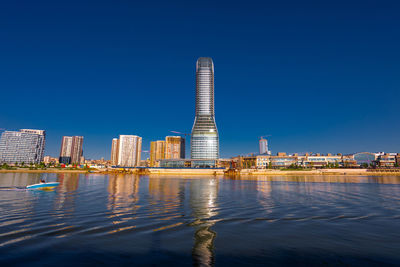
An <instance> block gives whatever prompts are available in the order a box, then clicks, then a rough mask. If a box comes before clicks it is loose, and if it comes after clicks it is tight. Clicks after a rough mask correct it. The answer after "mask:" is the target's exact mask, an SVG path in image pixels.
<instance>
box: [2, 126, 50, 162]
mask: <svg viewBox="0 0 400 267" xmlns="http://www.w3.org/2000/svg"><path fill="white" fill-rule="evenodd" d="M45 140H46V133H45V131H44V130H31V129H21V130H19V131H5V132H3V134H2V135H1V138H0V163H7V164H14V163H19V164H20V163H22V162H24V163H25V164H30V163H33V164H38V163H41V162H42V161H43V158H44V146H45Z"/></svg>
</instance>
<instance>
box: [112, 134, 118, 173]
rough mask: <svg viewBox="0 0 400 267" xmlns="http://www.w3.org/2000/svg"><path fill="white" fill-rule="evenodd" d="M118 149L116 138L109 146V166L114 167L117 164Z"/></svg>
mask: <svg viewBox="0 0 400 267" xmlns="http://www.w3.org/2000/svg"><path fill="white" fill-rule="evenodd" d="M118 148H119V140H118V138H113V140H112V144H111V165H112V166H115V165H117V164H118Z"/></svg>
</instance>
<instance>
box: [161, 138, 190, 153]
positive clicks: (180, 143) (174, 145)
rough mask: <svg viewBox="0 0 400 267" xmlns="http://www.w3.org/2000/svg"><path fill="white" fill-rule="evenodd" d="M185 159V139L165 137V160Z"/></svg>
mask: <svg viewBox="0 0 400 267" xmlns="http://www.w3.org/2000/svg"><path fill="white" fill-rule="evenodd" d="M184 158H185V138H182V137H181V136H167V137H165V159H184Z"/></svg>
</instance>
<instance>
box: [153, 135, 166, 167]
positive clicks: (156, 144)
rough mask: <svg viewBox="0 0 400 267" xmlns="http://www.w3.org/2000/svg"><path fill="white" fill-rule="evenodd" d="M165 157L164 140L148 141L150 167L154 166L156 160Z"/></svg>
mask: <svg viewBox="0 0 400 267" xmlns="http://www.w3.org/2000/svg"><path fill="white" fill-rule="evenodd" d="M161 159H165V141H162V140H159V141H153V142H151V143H150V167H156V165H157V160H161Z"/></svg>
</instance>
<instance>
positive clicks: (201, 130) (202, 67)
mask: <svg viewBox="0 0 400 267" xmlns="http://www.w3.org/2000/svg"><path fill="white" fill-rule="evenodd" d="M190 152H191V157H192V159H217V158H218V157H219V140H218V130H217V125H216V124H215V113H214V63H213V61H212V59H211V58H208V57H201V58H199V59H198V60H197V63H196V116H195V119H194V124H193V128H192V137H191V144H190Z"/></svg>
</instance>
